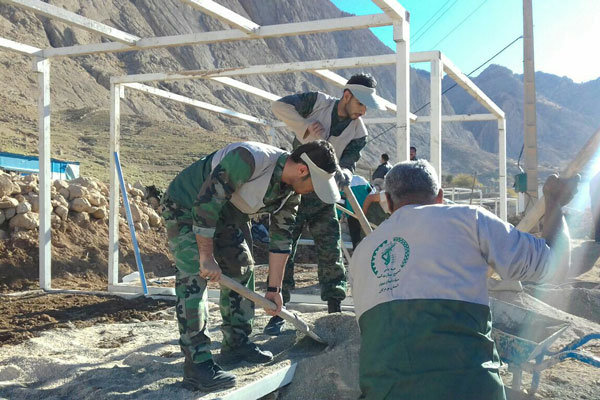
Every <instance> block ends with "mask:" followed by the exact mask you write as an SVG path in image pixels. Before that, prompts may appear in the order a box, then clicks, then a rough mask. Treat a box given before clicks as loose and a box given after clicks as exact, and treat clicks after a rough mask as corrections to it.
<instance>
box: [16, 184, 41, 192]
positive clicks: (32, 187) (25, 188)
mask: <svg viewBox="0 0 600 400" xmlns="http://www.w3.org/2000/svg"><path fill="white" fill-rule="evenodd" d="M19 188H20V189H21V193H22V194H27V193H29V192H36V193H37V192H38V190H39V188H38V185H37V183H35V182H19Z"/></svg>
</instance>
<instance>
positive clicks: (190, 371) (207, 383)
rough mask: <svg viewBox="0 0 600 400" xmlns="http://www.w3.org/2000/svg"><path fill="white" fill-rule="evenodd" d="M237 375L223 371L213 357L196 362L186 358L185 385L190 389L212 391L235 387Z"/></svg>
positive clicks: (184, 365)
mask: <svg viewBox="0 0 600 400" xmlns="http://www.w3.org/2000/svg"><path fill="white" fill-rule="evenodd" d="M235 383H236V379H235V375H233V374H232V373H230V372H227V371H223V369H221V367H220V366H219V365H218V364H216V363H215V362H214V361H213V360H212V359H211V360H208V361H204V362H202V363H198V364H195V363H193V362H191V361H188V360H186V361H185V363H184V364H183V386H184V387H185V388H186V389H189V390H201V391H203V392H212V391H215V390H220V389H226V388H231V387H234V386H235Z"/></svg>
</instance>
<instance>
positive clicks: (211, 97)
mask: <svg viewBox="0 0 600 400" xmlns="http://www.w3.org/2000/svg"><path fill="white" fill-rule="evenodd" d="M51 3H52V4H55V5H57V6H61V7H64V8H66V9H69V10H71V11H74V12H77V13H79V14H81V15H84V16H86V17H89V18H93V19H95V20H98V21H102V22H104V23H106V24H109V25H112V26H115V27H116V28H119V29H121V30H124V31H127V32H130V33H133V34H136V35H139V36H142V37H144V36H164V35H174V34H182V33H190V32H202V31H210V30H219V29H226V26H224V25H223V24H222V23H221V22H219V21H217V20H216V19H214V18H212V17H209V16H207V15H204V14H202V13H200V12H198V11H195V10H193V9H191V8H190V7H188V6H186V5H184V4H182V3H181V2H179V1H175V0H168V1H159V0H136V1H132V2H120V1H117V0H101V1H95V2H93V3H92V2H85V1H82V0H53V1H51ZM220 3H221V4H223V5H225V6H228V7H230V8H231V9H233V10H235V11H236V12H238V13H240V14H241V15H244V16H247V17H248V18H250V19H252V20H253V21H255V22H256V23H258V24H261V25H265V24H276V23H285V22H298V21H308V20H315V19H322V18H334V17H340V16H344V15H348V14H345V13H343V12H342V11H340V10H338V9H337V8H336V7H335V6H333V5H332V4H331V3H330V2H328V1H322V0H302V1H301V0H289V1H279V0H224V1H220ZM165 10H169V12H165ZM0 36H2V37H6V38H9V39H12V40H16V41H20V42H23V43H27V44H29V45H34V46H38V47H42V48H43V47H50V46H53V47H58V46H67V45H72V44H78V43H91V42H99V41H100V40H101V38H100V37H98V36H97V35H94V34H90V33H88V32H85V31H83V30H80V29H73V28H70V27H68V26H66V25H65V24H62V23H60V22H55V21H53V20H50V19H48V18H44V17H37V16H35V15H33V14H32V13H29V12H25V11H21V10H20V9H17V8H14V7H11V6H6V5H0ZM390 52H391V50H390V49H389V48H388V47H386V46H385V45H384V44H383V43H382V42H380V41H379V40H378V39H377V38H376V37H375V36H374V35H373V34H372V33H371V32H370V31H368V30H361V31H353V32H336V33H328V34H318V35H305V36H301V37H289V38H277V39H268V40H253V41H245V42H231V43H223V44H213V45H197V46H186V47H180V48H171V49H161V50H147V51H140V52H127V53H118V54H106V55H93V56H80V57H76V58H73V59H68V58H66V59H55V60H53V61H52V72H51V77H52V78H51V79H52V110H53V114H52V129H53V132H52V144H53V146H52V153H53V156H55V157H59V158H62V159H72V160H78V161H81V162H82V173H85V174H88V175H92V176H96V177H98V178H100V179H103V180H104V179H106V177H107V165H108V143H107V142H108V140H107V139H108V135H109V119H108V101H109V92H108V87H109V86H108V82H109V78H110V76H115V75H124V74H134V73H145V72H158V71H178V70H186V69H210V68H215V67H216V68H219V67H233V66H242V65H255V64H265V63H275V62H286V61H298V60H302V61H305V60H315V59H324V58H338V57H350V56H354V55H362V56H365V55H376V54H386V53H390ZM366 71H369V72H372V73H373V74H374V75H375V77H376V78H377V79H378V81H379V87H378V92H379V93H380V94H381V95H382V96H383V97H385V98H386V99H388V100H391V101H394V99H395V83H394V82H395V76H394V69H393V68H392V67H380V68H376V69H371V68H367V69H366ZM338 72H339V73H340V74H342V75H344V76H350V75H351V74H352V73H353V72H356V70H344V71H338ZM549 79H550V80H551V79H558V80H559V81H560V82H562V81H563V80H564V79H566V78H558V77H552V76H551V77H550V78H549ZM241 80H243V81H245V82H247V83H249V84H252V85H255V86H257V87H260V88H263V89H265V90H268V91H271V92H273V93H277V94H279V95H286V94H291V93H294V92H300V91H312V90H322V91H325V92H327V93H329V94H331V95H338V96H339V94H340V93H339V92H340V91H339V89H338V88H335V87H332V86H331V85H328V84H326V83H325V82H323V81H321V80H320V79H319V78H317V77H315V76H313V75H310V74H300V73H298V74H282V75H269V76H250V77H247V78H244V79H241ZM476 82H477V83H478V84H479V85H480V86H481V87H482V88H483V89H484V90H485V91H486V93H488V94H489V95H490V97H491V98H492V99H494V100H495V101H497V102H498V104H499V105H500V106H501V107H502V108H504V109H505V110H506V111H507V113H508V127H509V128H508V138H509V143H508V148H509V156H510V157H513V158H516V156H518V150H519V149H520V144H521V142H522V139H521V138H522V127H521V125H522V123H521V122H520V120H519V118H522V116H520V109H521V108H520V105H519V101H521V102H522V99H521V98H522V95H519V87H518V86H519V85H518V77H515V76H513V75H512V74H511V73H510V71H508V70H507V71H500V72H499V71H498V68H492V67H490V68H488V70H486V71H485V72H484V73H482V74H481V75H480V76H479V77H478V78H477V79H476ZM0 85H1V86H2V87H3V88H4V90H3V91H2V92H1V93H0V107H2V112H1V113H0V150H1V151H14V152H22V153H26V154H36V153H37V130H36V129H37V128H36V126H37V106H36V99H37V84H36V77H35V74H34V73H33V72H31V61H30V59H29V58H27V57H21V56H17V55H14V54H11V53H7V52H1V53H0ZM156 86H157V87H160V88H163V89H166V90H170V91H173V92H175V93H180V94H183V95H186V96H188V97H191V98H195V99H199V100H202V101H206V102H209V103H213V104H216V105H220V106H224V107H228V108H232V109H235V110H238V111H241V112H246V113H249V114H252V115H255V116H259V117H262V118H267V119H273V118H274V116H273V115H272V113H271V112H270V107H269V104H268V102H267V101H264V100H261V99H259V98H257V97H255V96H252V95H250V94H247V93H243V92H240V91H237V90H235V89H231V88H229V87H225V86H222V85H220V84H218V83H214V82H208V81H205V80H189V81H179V82H162V83H158V84H156ZM538 86H539V90H540V92H541V91H542V88H544V87H545V86H544V85H543V84H541V83H540V84H538ZM548 86H549V87H548V90H547V92H548V94H547V95H545V96H547V97H545V98H547V99H548V101H547V102H546V103H548V106H547V108H548V115H549V117H548V118H547V119H543V118H541V119H540V129H541V130H542V132H541V135H540V138H541V140H540V142H542V141H544V142H546V141H547V142H549V143H548V144H547V145H546V144H544V145H543V147H542V149H541V151H540V153H541V154H542V155H541V160H542V161H548V162H552V163H553V165H556V164H557V163H558V164H560V163H561V162H562V161H564V159H568V158H569V157H568V156H569V155H568V154H566V155H565V156H563V155H562V154H561V150H560V149H565V148H568V149H571V148H573V149H577V148H578V147H577V146H580V143H581V141H582V140H583V139H584V137H585V135H589V130H590V129H589V126H590V125H593V122H594V119H593V117H585V116H589V115H593V114H596V117H595V118H596V121H597V119H598V117H597V115H598V113H597V112H596V111H597V109H598V106H597V105H596V106H594V105H593V104H595V103H594V102H593V101H590V99H593V98H594V96H595V95H597V94H598V91H599V90H600V88H599V86H600V85H599V84H598V83H596V84H590V85H588V86H586V87H585V90H583V89H581V88H579V86H577V85H576V84H573V83H572V82H571V84H568V83H565V84H564V88H565V89H564V90H562V89H560V88H561V87H562V86H561V85H557V84H551V83H549V84H548ZM511 87H514V90H508V89H509V88H511ZM552 89H553V90H552ZM461 92H462V89H460V88H457V89H455V90H453V91H451V92H449V93H448V95H447V96H446V98H445V99H444V106H443V107H444V113H446V114H453V113H455V112H473V111H470V110H471V109H473V110H474V109H475V107H474V105H473V104H472V102H470V101H469V99H467V98H466V97H465V94H464V92H463V93H461ZM519 96H520V97H519ZM428 101H429V74H428V73H427V72H425V71H422V70H416V69H413V70H411V109H412V110H416V109H418V108H420V107H421V106H422V105H423V104H425V103H427V102H428ZM563 102H572V103H575V102H579V103H578V104H579V106H575V105H574V106H572V108H569V107H565V109H566V110H567V111H565V113H554V114H552V110H553V108H552V106H551V104H562V103H563ZM546 103H544V104H546ZM561 107H563V106H562V105H561ZM577 107H579V108H581V111H580V114H581V115H582V116H583V117H581V118H570V119H568V120H567V119H564V118H563V116H564V115H567V116H568V117H572V114H573V111H572V109H575V108H577ZM594 107H595V108H594ZM540 109H543V107H540ZM554 109H556V107H555V108H554ZM427 112H428V108H427V107H426V108H425V109H423V110H422V111H421V112H420V113H419V114H424V113H427ZM122 113H123V117H122V126H123V129H122V141H121V153H122V157H121V158H122V160H123V163H124V170H125V175H126V177H127V179H129V180H132V181H133V180H137V179H143V180H144V181H145V182H147V183H148V184H150V183H156V184H157V185H159V186H165V185H166V184H167V182H168V181H169V180H170V179H171V178H172V177H173V176H174V175H175V174H176V173H177V171H179V170H180V169H182V168H183V167H184V166H186V165H187V164H189V163H190V162H192V161H193V160H195V159H197V158H198V157H200V156H202V155H204V154H206V153H208V152H210V151H212V150H214V149H216V148H218V147H220V146H222V145H223V144H224V143H227V142H230V141H233V140H246V139H251V140H259V141H268V132H267V131H266V129H264V128H262V127H257V126H255V125H252V124H247V123H244V122H240V121H237V120H234V119H231V118H228V117H224V116H218V115H216V114H213V113H209V112H205V111H200V110H197V109H194V108H191V107H187V106H182V105H180V104H177V103H173V102H169V101H167V100H162V99H157V98H152V97H150V96H147V95H142V94H138V93H131V92H128V95H127V99H126V100H125V101H124V102H123V106H122ZM372 114H373V115H375V114H374V113H372ZM578 116H579V114H578ZM585 118H588V119H589V121H588V120H585ZM584 120H585V121H584ZM572 121H575V122H572ZM582 121H583V122H582ZM556 125H560V126H561V129H560V130H559V131H555V130H552V132H553V134H546V132H547V131H550V129H549V128H548V127H549V126H553V128H554V126H556ZM388 128H390V125H382V126H372V125H371V126H370V127H369V131H370V134H371V135H372V137H375V136H377V135H378V134H379V133H380V132H383V131H384V130H386V129H388ZM494 128H495V124H494V123H482V124H478V125H477V124H459V123H452V124H446V125H444V132H443V138H444V141H443V164H444V169H445V173H458V172H466V173H473V172H476V171H477V172H478V174H479V177H480V178H481V179H480V180H482V181H484V182H486V181H489V179H490V178H492V177H493V176H495V175H496V174H497V172H496V165H497V156H496V155H495V154H494V153H495V151H496V147H495V146H497V144H495V142H494ZM428 130H429V126H428V125H427V124H416V125H413V126H412V128H411V134H412V144H413V145H415V146H417V147H418V148H419V155H420V156H423V157H427V156H428V153H429V151H428V147H429V139H428V135H429V134H428ZM565 130H571V131H577V132H578V135H577V138H576V140H571V139H570V138H568V137H565V136H564V134H563V132H564V131H565ZM393 132H394V130H393V129H391V130H389V131H387V132H386V133H385V134H383V135H382V136H381V137H379V138H378V139H377V140H375V141H373V142H372V143H370V144H368V145H367V148H366V150H365V152H364V156H363V159H362V160H361V162H360V164H359V169H360V170H361V171H362V172H363V173H368V170H369V168H371V166H372V165H374V164H375V163H376V162H377V160H378V158H379V154H380V153H381V152H383V151H386V152H389V153H392V158H394V154H393V153H394V149H395V145H394V134H393ZM290 138H291V134H290V133H289V132H288V131H286V130H283V129H278V130H277V133H276V144H278V145H280V146H286V147H289V143H290ZM564 142H568V143H564ZM566 145H568V147H565V146H566ZM482 149H483V150H482ZM490 152H491V153H490ZM546 154H549V155H550V156H551V157H550V158H547V157H546ZM512 164H514V163H511V165H509V170H510V169H514V167H513V166H512Z"/></svg>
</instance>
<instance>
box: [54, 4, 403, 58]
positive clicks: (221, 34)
mask: <svg viewBox="0 0 600 400" xmlns="http://www.w3.org/2000/svg"><path fill="white" fill-rule="evenodd" d="M391 23H392V20H391V19H390V17H388V16H387V15H385V14H373V15H359V16H353V17H343V18H330V19H323V20H317V21H307V22H292V23H288V24H276V25H264V26H261V27H260V28H259V29H258V30H257V31H255V32H254V33H253V34H247V33H246V32H243V31H241V30H239V29H228V30H222V31H213V32H198V33H189V34H185V35H173V36H161V37H150V38H143V39H140V40H139V41H138V42H136V43H135V47H134V46H128V45H126V44H121V43H93V44H82V45H74V46H67V47H59V48H50V49H45V50H43V56H44V57H65V56H77V55H84V54H97V53H116V52H123V51H132V50H142V49H153V48H162V47H177V46H188V45H197V44H209V43H217V42H231V41H238V40H254V39H266V38H274V37H284V36H296V35H308V34H313V33H325V32H337V31H349V30H357V29H366V28H372V27H378V26H386V25H390V24H391Z"/></svg>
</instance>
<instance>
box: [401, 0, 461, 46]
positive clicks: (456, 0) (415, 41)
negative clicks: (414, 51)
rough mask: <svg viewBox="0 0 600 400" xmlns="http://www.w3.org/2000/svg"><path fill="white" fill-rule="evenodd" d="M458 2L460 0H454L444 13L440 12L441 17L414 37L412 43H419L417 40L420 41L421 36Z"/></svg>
mask: <svg viewBox="0 0 600 400" xmlns="http://www.w3.org/2000/svg"><path fill="white" fill-rule="evenodd" d="M457 2H458V0H454V3H452V4H450V6H449V7H448V8H447V9H446V10H445V11H444V12H443V13H442V14H440V16H439V17H437V18H436V19H435V21H433V22H432V23H431V25H429V28H427V29H425V30H424V31H423V32H422V33H421V34H420V35H419V36H418V37H416V38H414V39H413V40H412V41H411V43H412V44H416V43H417V41H418V40H419V39H421V38H422V37H423V35H425V34H426V33H427V32H429V30H430V29H431V28H433V27H434V26H435V23H436V22H438V21H439V20H440V19H441V18H442V17H443V16H444V15H445V14H446V13H447V12H448V11H450V9H452V7H453V6H454V5H455V4H456V3H457Z"/></svg>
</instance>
